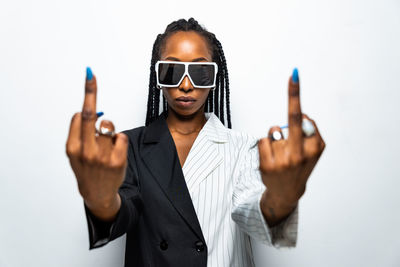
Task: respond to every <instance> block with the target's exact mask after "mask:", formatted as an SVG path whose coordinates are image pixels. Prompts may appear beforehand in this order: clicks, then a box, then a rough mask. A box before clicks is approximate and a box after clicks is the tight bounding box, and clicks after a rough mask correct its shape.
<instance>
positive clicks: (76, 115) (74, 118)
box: [72, 112, 81, 121]
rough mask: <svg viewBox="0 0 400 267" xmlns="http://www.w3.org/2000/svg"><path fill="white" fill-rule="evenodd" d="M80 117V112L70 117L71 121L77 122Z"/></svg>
mask: <svg viewBox="0 0 400 267" xmlns="http://www.w3.org/2000/svg"><path fill="white" fill-rule="evenodd" d="M80 116H81V113H80V112H76V113H75V114H74V115H73V116H72V121H75V120H77V119H78V118H79V117H80Z"/></svg>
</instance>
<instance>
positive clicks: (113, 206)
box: [84, 193, 121, 221]
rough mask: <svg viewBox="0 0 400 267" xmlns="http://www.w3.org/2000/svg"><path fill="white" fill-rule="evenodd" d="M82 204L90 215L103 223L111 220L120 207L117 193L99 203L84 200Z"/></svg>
mask: <svg viewBox="0 0 400 267" xmlns="http://www.w3.org/2000/svg"><path fill="white" fill-rule="evenodd" d="M84 202H85V205H86V206H87V207H88V208H89V210H90V211H91V212H92V214H93V215H94V216H96V217H97V218H99V219H101V220H103V221H111V220H113V219H114V218H115V216H116V214H117V213H118V211H119V209H120V207H121V197H120V195H119V194H118V193H116V194H115V195H114V196H113V197H110V198H107V199H102V200H101V201H100V200H96V201H90V200H87V199H84Z"/></svg>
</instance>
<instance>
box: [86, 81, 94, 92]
mask: <svg viewBox="0 0 400 267" xmlns="http://www.w3.org/2000/svg"><path fill="white" fill-rule="evenodd" d="M95 91H96V87H95V86H94V84H93V83H86V86H85V93H86V94H92V93H94V92H95Z"/></svg>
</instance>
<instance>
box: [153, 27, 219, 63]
mask: <svg viewBox="0 0 400 267" xmlns="http://www.w3.org/2000/svg"><path fill="white" fill-rule="evenodd" d="M168 57H170V58H176V59H179V60H180V61H193V60H195V59H198V58H202V57H203V58H205V59H206V60H208V61H212V56H211V53H210V51H209V46H208V43H207V41H206V39H205V38H204V37H203V36H201V35H200V34H198V33H196V32H194V31H188V32H183V31H179V32H176V33H173V34H172V35H170V36H169V37H168V38H167V39H166V41H165V43H164V47H163V48H162V50H161V55H160V58H161V60H165V59H167V58H168Z"/></svg>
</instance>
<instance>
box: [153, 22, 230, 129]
mask: <svg viewBox="0 0 400 267" xmlns="http://www.w3.org/2000/svg"><path fill="white" fill-rule="evenodd" d="M178 31H195V32H197V33H199V34H200V35H201V36H203V37H204V38H205V39H206V40H207V42H208V44H209V47H210V49H211V50H212V57H213V61H214V62H216V63H217V65H218V73H217V80H216V87H215V89H214V90H210V93H209V94H208V97H207V100H206V103H205V106H204V110H205V111H206V112H214V114H215V115H216V116H217V117H218V118H219V119H220V121H221V122H222V123H223V124H224V125H225V118H224V117H225V108H226V118H227V122H228V126H227V127H228V128H232V124H231V112H230V101H229V78H228V68H227V66H226V59H225V55H224V51H223V49H222V45H221V43H220V42H219V41H218V39H217V38H216V37H215V35H214V34H213V33H211V32H209V31H207V30H206V29H205V28H204V27H203V26H201V25H200V24H199V23H198V22H197V21H196V20H195V19H194V18H190V19H189V20H185V19H180V20H177V21H174V22H172V23H170V24H169V25H168V26H167V28H166V29H165V31H164V33H163V34H159V35H158V36H157V39H156V40H155V42H154V44H153V51H152V57H151V65H150V79H149V96H148V101H147V114H146V124H145V125H146V126H148V125H149V124H150V123H152V122H153V121H154V120H155V119H157V118H158V117H159V115H160V114H159V113H160V112H159V108H160V91H161V90H160V89H158V88H157V87H156V86H157V82H156V72H155V64H156V62H157V61H158V60H159V59H160V56H161V50H162V48H163V47H164V45H165V42H166V40H167V38H168V37H169V36H170V35H172V34H173V33H175V32H178ZM162 99H163V101H162V107H163V111H167V110H168V105H167V101H166V99H165V97H164V95H163V96H162ZM224 99H225V100H226V101H225V102H224ZM224 104H225V105H224Z"/></svg>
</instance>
